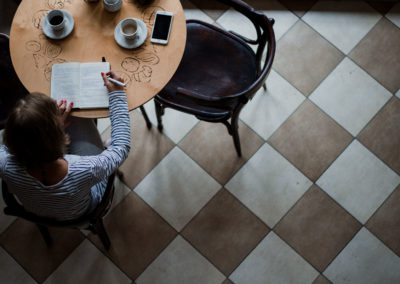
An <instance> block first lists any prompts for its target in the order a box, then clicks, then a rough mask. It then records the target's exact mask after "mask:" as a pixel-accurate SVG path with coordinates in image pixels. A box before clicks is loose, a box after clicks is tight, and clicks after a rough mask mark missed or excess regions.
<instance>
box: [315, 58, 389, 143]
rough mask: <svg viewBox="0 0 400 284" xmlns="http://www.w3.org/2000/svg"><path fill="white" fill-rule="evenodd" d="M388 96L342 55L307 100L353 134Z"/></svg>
mask: <svg viewBox="0 0 400 284" xmlns="http://www.w3.org/2000/svg"><path fill="white" fill-rule="evenodd" d="M391 97H392V94H390V92H389V91H387V90H386V89H385V88H384V87H382V85H380V84H379V83H378V82H376V81H375V80H374V79H373V78H372V77H371V76H370V75H369V74H367V73H366V72H365V71H364V70H362V69H361V68H360V67H358V66H357V65H356V64H355V63H354V62H353V61H351V60H350V59H348V58H345V59H344V60H343V61H342V62H340V64H339V65H338V66H337V67H336V69H335V70H334V71H333V72H332V73H331V74H330V75H329V76H328V77H327V78H326V79H325V80H324V81H323V82H322V84H321V85H319V86H318V88H317V89H316V90H315V91H314V92H313V93H312V94H311V96H310V100H311V101H313V102H314V103H315V104H316V105H317V106H318V107H320V108H321V109H322V110H323V111H324V112H325V113H327V114H328V115H329V116H330V117H332V118H333V119H334V120H336V121H337V122H338V123H339V124H340V125H342V126H343V127H344V128H345V129H346V130H347V131H349V132H350V133H351V134H352V135H353V136H357V134H358V133H359V132H360V131H361V129H363V128H364V127H365V126H366V125H367V123H368V122H369V121H370V120H371V119H372V118H373V116H374V115H375V114H376V113H377V112H378V111H379V110H380V109H381V107H383V106H384V105H385V103H386V102H387V101H388V100H389V99H390V98H391Z"/></svg>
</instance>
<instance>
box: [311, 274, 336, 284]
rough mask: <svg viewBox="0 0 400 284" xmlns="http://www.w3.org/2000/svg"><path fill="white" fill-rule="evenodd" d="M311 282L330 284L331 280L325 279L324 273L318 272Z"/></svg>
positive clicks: (314, 283)
mask: <svg viewBox="0 0 400 284" xmlns="http://www.w3.org/2000/svg"><path fill="white" fill-rule="evenodd" d="M312 284H332V282H331V281H329V280H328V279H326V278H325V276H324V275H322V274H320V275H319V276H318V277H317V279H315V280H314V282H313V283H312Z"/></svg>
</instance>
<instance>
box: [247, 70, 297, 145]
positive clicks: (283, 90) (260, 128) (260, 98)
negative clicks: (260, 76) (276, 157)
mask: <svg viewBox="0 0 400 284" xmlns="http://www.w3.org/2000/svg"><path fill="white" fill-rule="evenodd" d="M304 99H305V97H304V96H303V95H302V94H301V93H300V92H299V91H298V90H296V89H295V88H294V87H293V86H292V85H290V84H289V83H288V82H287V81H286V80H285V79H283V78H282V77H281V76H280V75H279V74H278V73H276V72H275V71H274V70H272V71H271V73H270V74H269V77H268V78H267V92H265V91H264V89H263V88H261V89H260V91H259V92H258V93H257V94H256V95H255V96H254V98H253V100H251V101H250V102H249V103H248V104H247V105H246V106H245V107H244V109H243V111H242V113H241V114H240V118H241V119H242V120H243V121H244V122H245V123H246V124H247V125H249V126H250V127H251V128H252V129H253V130H254V131H256V132H257V133H258V134H259V135H260V136H261V137H262V138H264V139H265V140H267V139H268V138H269V137H270V136H271V135H272V133H274V131H275V130H277V129H278V128H279V127H280V126H281V125H282V123H283V122H284V121H285V120H286V119H287V118H288V117H289V116H290V115H291V114H292V113H293V111H294V110H295V109H297V107H298V106H299V105H300V104H301V103H302V102H303V101H304Z"/></svg>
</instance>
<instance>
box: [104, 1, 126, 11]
mask: <svg viewBox="0 0 400 284" xmlns="http://www.w3.org/2000/svg"><path fill="white" fill-rule="evenodd" d="M103 6H104V9H105V10H106V11H108V12H117V11H118V10H119V9H121V6H122V0H103Z"/></svg>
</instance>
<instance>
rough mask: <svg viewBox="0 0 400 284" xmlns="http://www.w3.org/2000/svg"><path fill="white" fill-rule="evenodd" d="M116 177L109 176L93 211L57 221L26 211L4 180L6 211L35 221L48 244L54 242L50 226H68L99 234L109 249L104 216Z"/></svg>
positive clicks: (109, 244) (7, 213) (111, 197)
mask: <svg viewBox="0 0 400 284" xmlns="http://www.w3.org/2000/svg"><path fill="white" fill-rule="evenodd" d="M114 179H115V173H113V174H112V175H110V176H109V178H108V181H107V187H106V190H105V192H104V195H103V199H102V200H101V202H100V204H99V205H98V206H97V207H96V208H95V209H94V210H93V211H92V212H90V213H88V214H86V215H84V216H82V217H79V218H78V219H75V220H68V221H57V220H54V219H50V218H46V217H40V216H37V215H35V214H33V213H30V212H28V211H26V210H25V209H24V207H23V206H22V205H21V204H20V203H19V202H18V201H17V199H16V198H15V196H14V195H13V194H11V193H10V192H9V191H8V187H7V184H6V183H5V181H4V180H3V181H2V192H3V199H4V202H5V204H6V207H5V208H4V213H5V214H6V215H11V216H16V217H20V218H23V219H25V220H28V221H30V222H33V223H35V224H36V225H37V226H38V228H39V230H40V233H41V234H42V237H43V239H44V241H45V242H46V244H47V245H50V244H51V243H52V239H51V236H50V233H49V230H48V227H66V228H75V229H79V230H80V229H84V230H90V231H91V232H92V233H94V234H96V235H98V236H99V238H100V240H101V242H102V243H103V246H104V247H105V248H106V249H107V250H108V249H109V248H110V246H111V242H110V239H109V237H108V235H107V232H106V230H105V228H104V224H103V217H104V216H105V215H106V214H107V212H108V211H109V209H110V207H111V203H112V200H113V197H114Z"/></svg>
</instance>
